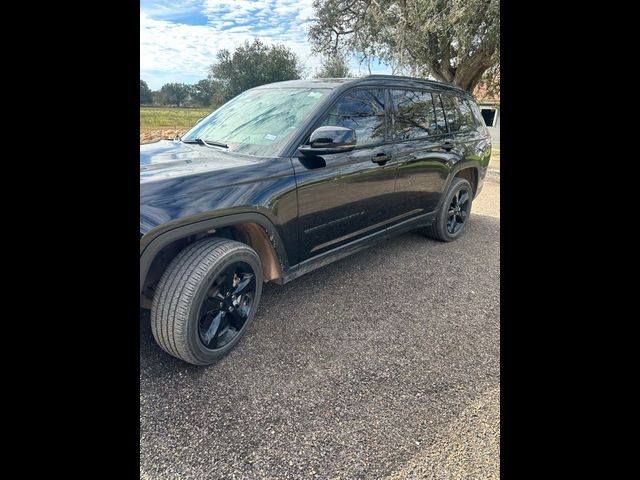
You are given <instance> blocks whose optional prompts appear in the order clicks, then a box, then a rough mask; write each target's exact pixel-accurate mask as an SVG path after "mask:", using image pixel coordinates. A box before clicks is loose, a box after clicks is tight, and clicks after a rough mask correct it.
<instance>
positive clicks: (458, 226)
mask: <svg viewBox="0 0 640 480" xmlns="http://www.w3.org/2000/svg"><path fill="white" fill-rule="evenodd" d="M464 194H466V199H465V197H464ZM459 200H463V201H464V203H463V204H462V205H459V207H460V208H459V209H458V205H456V202H458V201H459ZM472 202H473V190H472V188H471V184H470V183H469V182H468V181H467V180H465V179H464V178H454V179H453V181H452V182H451V185H450V186H449V190H448V191H447V193H446V195H445V198H444V200H443V201H442V205H440V209H439V210H438V213H437V215H436V219H435V220H434V222H433V223H432V224H431V225H430V226H428V227H426V228H425V234H426V235H427V236H428V237H430V238H433V239H434V240H438V241H440V242H451V241H453V240H455V239H456V238H458V237H459V236H460V235H462V232H463V231H464V227H465V226H466V225H467V223H468V222H469V217H470V216H471V204H472ZM452 212H453V218H454V219H455V222H452ZM457 212H460V213H457ZM451 227H453V229H452V228H451Z"/></svg>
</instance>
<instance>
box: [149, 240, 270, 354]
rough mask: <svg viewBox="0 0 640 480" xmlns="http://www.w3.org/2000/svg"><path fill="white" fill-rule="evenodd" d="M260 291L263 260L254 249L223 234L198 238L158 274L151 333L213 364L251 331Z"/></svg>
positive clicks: (165, 345)
mask: <svg viewBox="0 0 640 480" xmlns="http://www.w3.org/2000/svg"><path fill="white" fill-rule="evenodd" d="M252 276H253V277H252ZM236 282H237V283H236ZM261 294H262V265H261V263H260V258H259V257H258V255H257V254H256V252H255V251H254V250H253V249H251V248H250V247H248V246H247V245H245V244H243V243H240V242H236V241H233V240H228V239H225V238H206V239H203V240H199V241H197V242H194V243H192V244H191V245H189V246H187V247H186V248H185V249H184V250H182V251H181V252H180V253H179V254H178V255H177V256H176V257H175V258H174V259H173V260H172V261H171V263H170V264H169V266H168V267H167V269H166V270H165V271H164V273H163V274H162V276H161V278H160V282H159V283H158V287H157V288H156V292H155V294H154V296H153V302H152V305H151V330H152V332H153V336H154V338H155V339H156V342H157V343H158V345H160V347H161V348H162V349H163V350H165V351H166V352H167V353H169V354H170V355H173V356H174V357H177V358H179V359H181V360H184V361H185V362H189V363H191V364H193V365H209V364H211V363H214V362H215V361H216V360H218V359H219V358H222V357H223V356H225V355H226V354H227V353H228V352H229V351H230V350H231V349H232V348H233V347H234V346H235V345H236V344H237V343H238V341H239V340H240V338H241V337H242V335H243V334H244V333H245V332H246V331H247V329H248V328H249V326H250V325H251V322H252V321H253V318H254V316H255V312H256V310H257V308H258V304H259V302H260V295H261Z"/></svg>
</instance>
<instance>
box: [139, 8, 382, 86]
mask: <svg viewBox="0 0 640 480" xmlns="http://www.w3.org/2000/svg"><path fill="white" fill-rule="evenodd" d="M312 3H313V0H236V1H234V0H226V1H225V0H201V1H198V0H183V1H182V2H173V3H171V4H170V5H172V7H171V10H172V11H173V13H176V14H177V13H180V14H190V13H196V14H198V15H200V16H203V15H204V16H205V17H206V20H207V24H206V25H190V24H187V23H188V22H186V23H176V22H177V21H178V20H175V21H169V20H168V19H169V18H171V17H170V16H169V15H170V14H171V13H172V12H170V11H168V10H167V7H166V4H164V5H163V4H160V3H152V4H145V2H143V3H142V4H141V10H140V77H141V78H142V79H143V80H146V81H147V83H148V84H149V87H151V88H152V89H158V88H160V87H161V86H162V85H163V84H164V83H167V82H183V83H194V82H195V81H197V80H199V79H201V78H205V77H206V76H207V73H208V69H209V67H210V66H211V64H212V63H214V61H215V56H216V53H217V52H218V51H219V50H221V49H224V48H226V49H229V50H234V49H235V48H236V47H238V46H239V45H240V44H241V43H243V42H244V41H246V40H248V41H252V40H253V39H254V38H256V37H259V38H260V40H262V41H263V42H265V43H269V44H273V43H279V44H284V45H286V46H287V47H289V48H290V49H291V50H293V51H294V52H295V53H296V54H297V55H298V56H299V57H300V59H301V60H302V61H303V62H304V64H305V65H306V67H307V75H308V76H311V75H312V74H313V73H314V72H315V70H316V69H317V67H318V66H319V64H320V58H319V57H318V56H316V55H312V53H311V47H310V45H309V43H308V40H307V34H308V29H309V25H310V23H311V18H313V16H314V10H313V6H312ZM176 18H177V15H176ZM180 21H184V20H180ZM196 23H197V22H196ZM376 68H377V69H378V67H376ZM352 69H353V71H354V72H358V71H359V69H358V63H357V62H356V61H354V62H352ZM372 71H373V68H372ZM360 73H362V74H365V73H367V69H366V67H365V68H364V69H360Z"/></svg>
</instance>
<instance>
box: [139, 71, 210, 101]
mask: <svg viewBox="0 0 640 480" xmlns="http://www.w3.org/2000/svg"><path fill="white" fill-rule="evenodd" d="M214 93H215V85H214V82H212V81H211V80H210V79H208V78H205V79H203V80H200V81H199V82H198V83H195V84H193V85H189V84H186V83H166V84H164V85H163V86H162V88H161V89H160V90H155V91H153V90H151V89H150V88H149V86H148V85H147V82H145V81H144V80H142V79H141V80H140V105H162V106H173V107H210V106H211V105H212V103H213V97H214Z"/></svg>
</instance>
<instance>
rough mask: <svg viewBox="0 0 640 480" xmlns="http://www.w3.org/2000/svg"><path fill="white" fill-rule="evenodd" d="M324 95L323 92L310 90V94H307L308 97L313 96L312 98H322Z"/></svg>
mask: <svg viewBox="0 0 640 480" xmlns="http://www.w3.org/2000/svg"><path fill="white" fill-rule="evenodd" d="M321 96H322V93H320V92H309V95H307V97H311V98H320V97H321Z"/></svg>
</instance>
